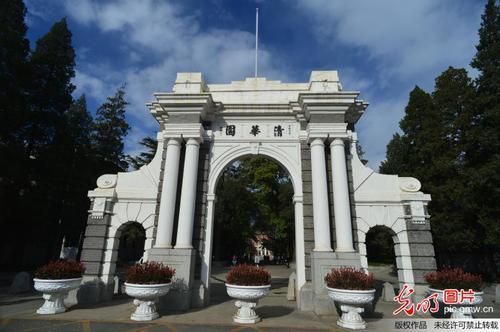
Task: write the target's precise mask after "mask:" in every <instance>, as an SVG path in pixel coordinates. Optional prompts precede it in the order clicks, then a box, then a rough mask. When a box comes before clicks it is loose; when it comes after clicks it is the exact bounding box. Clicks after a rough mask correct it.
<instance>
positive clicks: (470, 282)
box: [425, 268, 483, 291]
mask: <svg viewBox="0 0 500 332" xmlns="http://www.w3.org/2000/svg"><path fill="white" fill-rule="evenodd" d="M425 281H427V282H428V283H429V286H430V287H431V288H434V289H464V290H469V289H472V290H474V291H480V290H481V288H482V286H483V281H482V279H481V276H480V275H477V274H472V273H467V272H465V271H464V270H462V269H461V268H454V269H450V268H446V269H443V270H441V271H436V272H431V273H428V274H426V275H425Z"/></svg>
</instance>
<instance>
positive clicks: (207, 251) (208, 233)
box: [201, 194, 215, 303]
mask: <svg viewBox="0 0 500 332" xmlns="http://www.w3.org/2000/svg"><path fill="white" fill-rule="evenodd" d="M214 205H215V195H213V194H208V195H207V215H206V222H205V244H204V245H205V248H204V249H203V262H202V264H201V281H202V282H203V284H204V285H205V287H206V288H207V289H208V288H209V286H210V273H211V271H210V269H211V265H212V245H213V243H212V239H213V234H214V231H213V230H214ZM206 301H208V298H207V299H206ZM205 303H208V302H205Z"/></svg>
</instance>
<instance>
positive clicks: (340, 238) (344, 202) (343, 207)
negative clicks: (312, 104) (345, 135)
mask: <svg viewBox="0 0 500 332" xmlns="http://www.w3.org/2000/svg"><path fill="white" fill-rule="evenodd" d="M330 150H331V158H332V175H333V176H332V180H333V210H334V213H335V236H336V240H337V247H336V248H335V251H336V252H353V251H354V247H353V243H352V226H351V205H350V203H349V187H348V182H347V167H346V159H345V148H344V141H343V140H342V139H341V138H335V139H334V140H333V141H332V143H331V144H330Z"/></svg>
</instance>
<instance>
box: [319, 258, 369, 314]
mask: <svg viewBox="0 0 500 332" xmlns="http://www.w3.org/2000/svg"><path fill="white" fill-rule="evenodd" d="M343 266H352V267H355V268H358V269H359V268H361V259H360V255H359V253H357V252H321V251H313V252H312V253H311V282H312V310H313V311H314V312H315V313H316V314H317V315H333V314H336V313H337V310H336V308H335V306H334V305H333V301H332V300H331V299H330V298H329V297H328V293H327V291H326V286H325V281H324V280H325V276H326V275H327V274H328V272H330V270H331V269H332V268H334V267H335V268H340V267H343Z"/></svg>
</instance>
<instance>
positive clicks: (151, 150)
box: [127, 136, 158, 169]
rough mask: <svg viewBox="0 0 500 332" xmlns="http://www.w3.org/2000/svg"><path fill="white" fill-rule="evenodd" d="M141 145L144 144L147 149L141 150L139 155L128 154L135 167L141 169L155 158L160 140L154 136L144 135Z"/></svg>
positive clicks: (128, 159) (129, 161) (130, 162)
mask: <svg viewBox="0 0 500 332" xmlns="http://www.w3.org/2000/svg"><path fill="white" fill-rule="evenodd" d="M139 144H140V145H142V146H144V147H145V148H146V149H147V150H146V151H145V152H141V153H140V154H139V155H138V156H135V157H133V156H127V162H128V163H129V164H130V165H132V167H134V169H139V168H141V167H142V166H144V165H147V164H149V163H150V162H151V160H153V158H154V156H155V154H156V148H157V146H158V141H157V140H156V139H154V138H152V137H149V136H147V137H144V138H143V139H142V140H141V141H140V142H139Z"/></svg>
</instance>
